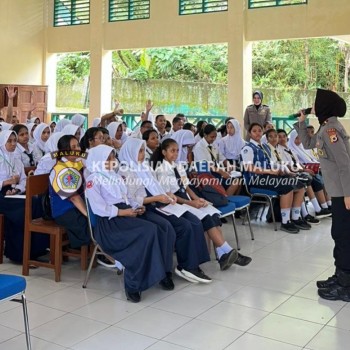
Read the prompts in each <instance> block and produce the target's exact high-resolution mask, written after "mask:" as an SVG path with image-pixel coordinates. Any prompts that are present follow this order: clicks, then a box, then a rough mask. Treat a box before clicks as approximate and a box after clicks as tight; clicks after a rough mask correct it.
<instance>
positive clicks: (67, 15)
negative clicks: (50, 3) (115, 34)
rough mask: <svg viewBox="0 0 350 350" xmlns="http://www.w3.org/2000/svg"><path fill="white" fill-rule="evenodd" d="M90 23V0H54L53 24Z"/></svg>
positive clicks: (56, 25) (57, 25)
mask: <svg viewBox="0 0 350 350" xmlns="http://www.w3.org/2000/svg"><path fill="white" fill-rule="evenodd" d="M89 23H90V0H55V3H54V20H53V25H54V26H55V27H59V26H72V25H78V24H89Z"/></svg>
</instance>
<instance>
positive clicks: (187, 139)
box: [171, 129, 196, 164]
mask: <svg viewBox="0 0 350 350" xmlns="http://www.w3.org/2000/svg"><path fill="white" fill-rule="evenodd" d="M171 139H173V140H175V141H176V143H177V145H178V147H179V153H178V157H177V159H176V162H177V163H187V162H188V163H190V164H191V162H192V161H193V154H192V149H193V146H194V145H195V143H196V141H195V139H194V135H193V132H192V131H190V130H183V129H182V130H179V131H176V132H174V133H173V134H172V135H171Z"/></svg>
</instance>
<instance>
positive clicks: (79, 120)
mask: <svg viewBox="0 0 350 350" xmlns="http://www.w3.org/2000/svg"><path fill="white" fill-rule="evenodd" d="M71 122H72V124H73V125H77V126H79V127H82V126H83V124H84V122H85V117H84V116H83V115H81V114H74V115H73V117H72V119H71Z"/></svg>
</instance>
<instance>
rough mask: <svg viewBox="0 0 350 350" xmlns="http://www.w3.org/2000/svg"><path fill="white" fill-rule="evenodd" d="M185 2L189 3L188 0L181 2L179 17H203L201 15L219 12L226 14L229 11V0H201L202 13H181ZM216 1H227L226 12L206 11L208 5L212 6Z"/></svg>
mask: <svg viewBox="0 0 350 350" xmlns="http://www.w3.org/2000/svg"><path fill="white" fill-rule="evenodd" d="M183 1H188V0H179V16H189V15H201V14H208V13H218V12H226V11H228V2H229V1H228V0H200V1H202V11H200V12H194V13H183V12H182V11H181V7H182V6H184V5H183ZM216 1H218V2H219V1H226V6H227V8H226V10H215V11H205V8H206V5H208V4H210V3H211V2H213V3H215V2H216Z"/></svg>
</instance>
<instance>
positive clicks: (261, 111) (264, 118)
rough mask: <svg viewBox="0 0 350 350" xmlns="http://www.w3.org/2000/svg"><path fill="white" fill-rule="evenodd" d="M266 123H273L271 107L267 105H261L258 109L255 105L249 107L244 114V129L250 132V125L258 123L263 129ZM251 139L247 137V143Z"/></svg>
mask: <svg viewBox="0 0 350 350" xmlns="http://www.w3.org/2000/svg"><path fill="white" fill-rule="evenodd" d="M266 122H271V123H272V117H271V111H270V107H269V106H267V105H263V104H262V105H260V106H259V108H258V109H256V107H255V105H254V104H252V105H249V106H248V107H247V108H246V110H245V113H244V129H245V130H246V131H247V132H248V130H249V127H250V125H252V124H253V123H258V124H260V125H261V126H262V127H263V126H264V124H265V123H266ZM249 140H250V137H248V136H247V137H246V141H249Z"/></svg>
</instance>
